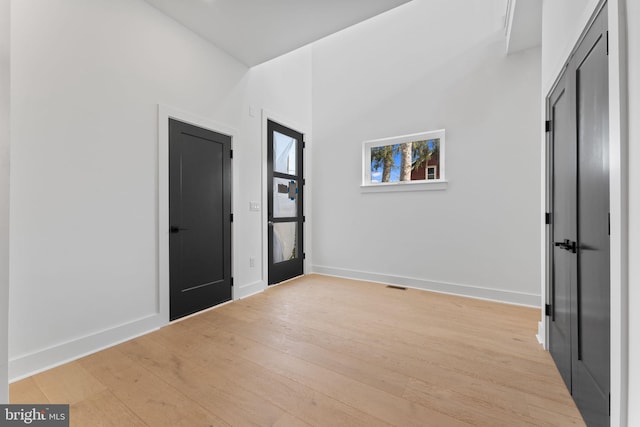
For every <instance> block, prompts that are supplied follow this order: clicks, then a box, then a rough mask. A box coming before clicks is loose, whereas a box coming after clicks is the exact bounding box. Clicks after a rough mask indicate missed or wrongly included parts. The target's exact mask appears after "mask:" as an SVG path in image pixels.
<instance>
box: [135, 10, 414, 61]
mask: <svg viewBox="0 0 640 427" xmlns="http://www.w3.org/2000/svg"><path fill="white" fill-rule="evenodd" d="M146 1H147V3H149V4H151V5H153V6H155V7H156V8H157V9H159V10H160V11H162V12H164V13H165V14H167V15H168V16H170V17H172V18H173V19H175V20H176V21H178V22H180V23H181V24H183V25H184V26H186V27H187V28H190V29H191V30H192V31H194V32H196V33H198V34H200V35H201V36H202V37H204V38H205V39H207V40H209V41H210V42H211V43H213V44H215V45H216V46H218V47H219V48H221V49H223V50H225V51H226V52H227V53H229V54H230V55H231V56H233V57H235V58H236V59H238V60H239V61H241V62H242V63H244V64H245V65H247V66H250V67H251V66H253V65H257V64H260V63H262V62H265V61H268V60H270V59H273V58H276V57H278V56H280V55H282V54H285V53H287V52H290V51H293V50H295V49H297V48H299V47H302V46H304V45H306V44H308V43H311V42H314V41H316V40H319V39H321V38H323V37H326V36H328V35H330V34H333V33H335V32H337V31H340V30H342V29H344V28H347V27H349V26H351V25H354V24H357V23H358V22H361V21H364V20H366V19H369V18H371V17H373V16H376V15H378V14H380V13H383V12H386V11H388V10H390V9H393V8H395V7H397V6H400V5H402V4H404V3H408V2H409V1H411V0H146Z"/></svg>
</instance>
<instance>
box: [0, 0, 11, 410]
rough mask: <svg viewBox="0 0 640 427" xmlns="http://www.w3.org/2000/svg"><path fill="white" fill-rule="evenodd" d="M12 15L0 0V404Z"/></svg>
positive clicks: (4, 367)
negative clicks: (10, 17) (10, 28)
mask: <svg viewBox="0 0 640 427" xmlns="http://www.w3.org/2000/svg"><path fill="white" fill-rule="evenodd" d="M9 15H10V0H0V404H2V403H6V402H8V399H9V397H8V388H7V372H8V364H7V357H8V350H7V343H8V323H9V322H8V321H9V36H10V31H9V22H10V21H9Z"/></svg>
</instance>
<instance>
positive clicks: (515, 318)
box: [10, 275, 584, 427]
mask: <svg viewBox="0 0 640 427" xmlns="http://www.w3.org/2000/svg"><path fill="white" fill-rule="evenodd" d="M538 319H539V311H537V310H534V309H529V308H523V307H515V306H510V305H505V304H498V303H492V302H486V301H479V300H473V299H468V298H460V297H454V296H448V295H441V294H435V293H430V292H423V291H417V290H411V289H409V290H396V289H390V288H387V287H385V286H383V285H377V284H372V283H365V282H358V281H349V280H343V279H336V278H329V277H324V276H318V275H311V276H307V277H305V278H302V279H298V280H295V281H292V282H289V283H287V284H283V285H280V286H277V287H272V288H270V289H268V290H267V291H266V292H264V293H262V294H259V295H256V296H253V297H250V298H246V299H244V300H241V301H237V302H234V303H231V304H227V305H225V306H222V307H219V308H216V309H213V310H210V311H207V312H204V313H202V314H199V315H197V316H194V317H191V318H188V319H185V320H183V321H181V322H177V323H174V324H171V325H169V326H167V327H165V328H163V329H161V330H159V331H157V332H154V333H151V334H148V335H145V336H143V337H140V338H137V339H134V340H132V341H129V342H126V343H124V344H121V345H118V346H116V347H112V348H110V349H108V350H104V351H101V352H99V353H95V354H93V355H91V356H88V357H85V358H82V359H80V360H77V361H74V362H71V363H69V364H66V365H63V366H60V367H58V368H55V369H52V370H49V371H47V372H44V373H41V374H38V375H35V376H33V377H30V378H27V379H25V380H23V381H20V382H17V383H14V384H12V385H11V388H10V392H11V401H12V403H70V404H71V425H75V426H100V425H104V426H144V425H148V426H209V425H211V426H218V425H234V426H245V425H257V426H271V425H273V426H309V425H317V426H383V425H395V426H403V427H405V426H438V427H440V426H445V427H446V426H467V425H477V426H491V427H494V426H509V427H513V426H574V425H584V424H583V422H582V420H581V418H580V415H579V414H578V412H577V410H576V407H575V405H574V404H573V401H572V400H571V397H570V396H569V394H568V392H567V390H566V388H565V386H564V384H563V383H562V380H561V378H560V376H559V374H558V372H557V370H556V368H555V367H554V365H553V363H552V361H551V358H550V356H549V354H548V353H547V352H545V351H543V350H542V348H541V346H540V345H539V344H538V343H537V341H536V338H535V332H536V326H537V321H538Z"/></svg>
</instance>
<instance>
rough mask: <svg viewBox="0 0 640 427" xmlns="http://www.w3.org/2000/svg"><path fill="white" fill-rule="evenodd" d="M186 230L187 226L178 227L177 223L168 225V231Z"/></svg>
mask: <svg viewBox="0 0 640 427" xmlns="http://www.w3.org/2000/svg"><path fill="white" fill-rule="evenodd" d="M184 230H188V228H183V227H178V226H177V225H172V226H171V227H169V233H174V234H175V233H179V232H181V231H184Z"/></svg>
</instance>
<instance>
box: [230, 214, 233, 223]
mask: <svg viewBox="0 0 640 427" xmlns="http://www.w3.org/2000/svg"><path fill="white" fill-rule="evenodd" d="M229 219H230V220H231V222H233V214H231V215H229Z"/></svg>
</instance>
